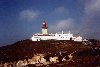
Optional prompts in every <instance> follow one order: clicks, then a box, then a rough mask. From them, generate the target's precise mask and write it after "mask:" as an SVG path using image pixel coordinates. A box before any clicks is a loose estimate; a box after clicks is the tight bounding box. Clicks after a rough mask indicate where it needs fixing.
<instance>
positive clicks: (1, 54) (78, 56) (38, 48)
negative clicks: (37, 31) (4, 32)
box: [0, 39, 100, 66]
mask: <svg viewBox="0 0 100 67" xmlns="http://www.w3.org/2000/svg"><path fill="white" fill-rule="evenodd" d="M57 52H62V53H63V52H66V53H67V54H68V55H69V54H71V53H73V56H74V58H73V60H74V61H75V62H69V63H68V62H64V63H62V64H63V65H73V66H75V65H77V64H80V65H81V64H87V65H100V49H99V48H97V49H95V48H93V47H92V46H90V45H89V46H88V45H84V44H83V43H82V42H74V41H54V40H50V41H39V42H33V41H31V40H28V39H27V40H22V41H18V42H16V43H14V44H12V45H7V46H2V47H0V62H3V63H5V62H14V61H18V60H23V59H27V58H32V57H33V56H34V54H37V53H41V54H45V55H48V53H52V54H53V53H57ZM92 60H93V61H92ZM83 61H84V62H83ZM95 61H96V62H95ZM87 62H88V63H87ZM56 65H57V64H56ZM58 65H59V64H58ZM51 66H52V65H51ZM53 66H55V64H54V65H53Z"/></svg>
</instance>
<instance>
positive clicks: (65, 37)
mask: <svg viewBox="0 0 100 67" xmlns="http://www.w3.org/2000/svg"><path fill="white" fill-rule="evenodd" d="M47 28H48V27H47V26H46V21H45V20H43V23H42V34H40V33H37V34H34V35H33V36H32V38H31V40H32V41H41V40H74V41H80V42H81V41H82V37H81V36H78V37H74V36H73V34H71V33H70V32H69V33H64V32H63V31H62V32H61V33H56V34H48V29H47Z"/></svg>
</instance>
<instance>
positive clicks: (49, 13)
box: [0, 0, 100, 46]
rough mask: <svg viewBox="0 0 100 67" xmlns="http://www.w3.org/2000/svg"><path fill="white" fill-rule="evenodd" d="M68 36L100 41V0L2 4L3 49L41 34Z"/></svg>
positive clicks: (0, 40) (8, 0)
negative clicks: (43, 27) (43, 31)
mask: <svg viewBox="0 0 100 67" xmlns="http://www.w3.org/2000/svg"><path fill="white" fill-rule="evenodd" d="M43 18H45V20H46V23H47V26H48V31H49V33H51V32H52V33H56V32H61V31H62V30H63V31H64V32H68V31H69V30H70V31H71V33H73V34H74V35H77V34H78V33H79V34H78V35H81V36H82V37H84V38H94V39H100V0H0V46H4V45H8V44H12V43H15V42H17V41H20V40H24V39H29V38H31V37H32V35H33V34H35V33H41V25H42V21H43Z"/></svg>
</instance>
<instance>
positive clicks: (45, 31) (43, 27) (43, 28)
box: [42, 19, 48, 35]
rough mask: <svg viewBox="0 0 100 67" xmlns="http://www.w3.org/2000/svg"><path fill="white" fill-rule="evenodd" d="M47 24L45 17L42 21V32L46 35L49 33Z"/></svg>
mask: <svg viewBox="0 0 100 67" xmlns="http://www.w3.org/2000/svg"><path fill="white" fill-rule="evenodd" d="M47 28H48V27H47V26H46V21H45V19H43V23H42V34H44V35H46V34H48V30H47Z"/></svg>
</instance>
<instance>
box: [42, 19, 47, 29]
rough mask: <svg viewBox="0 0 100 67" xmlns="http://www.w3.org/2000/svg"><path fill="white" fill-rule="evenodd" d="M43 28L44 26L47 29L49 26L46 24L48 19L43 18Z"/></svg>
mask: <svg viewBox="0 0 100 67" xmlns="http://www.w3.org/2000/svg"><path fill="white" fill-rule="evenodd" d="M42 28H44V29H47V28H48V27H47V26H46V21H45V20H43V23H42Z"/></svg>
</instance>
